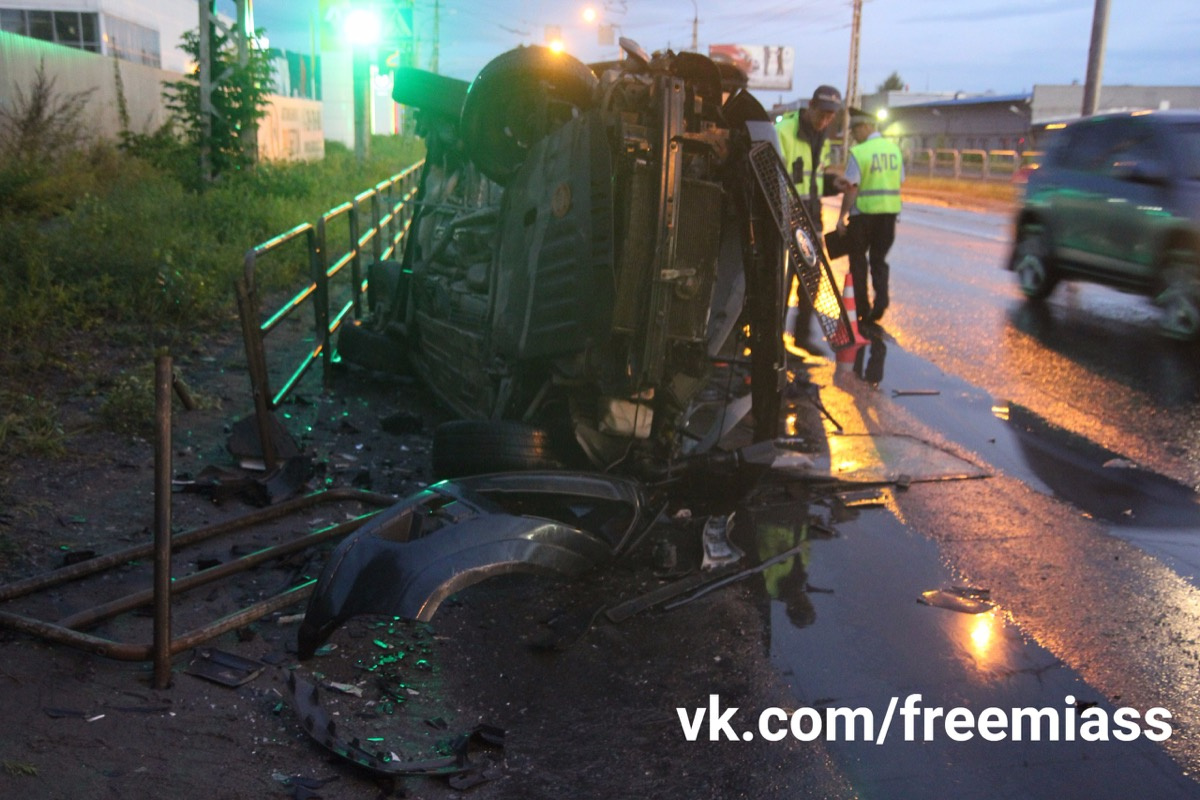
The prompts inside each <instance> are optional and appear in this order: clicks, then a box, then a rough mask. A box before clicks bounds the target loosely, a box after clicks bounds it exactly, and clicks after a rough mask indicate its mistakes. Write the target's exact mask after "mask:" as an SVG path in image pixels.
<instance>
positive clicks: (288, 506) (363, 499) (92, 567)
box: [0, 487, 396, 602]
mask: <svg viewBox="0 0 1200 800" xmlns="http://www.w3.org/2000/svg"><path fill="white" fill-rule="evenodd" d="M350 501H354V502H360V503H369V504H371V505H375V506H379V507H381V508H384V507H387V506H390V505H392V504H394V503H395V502H396V498H395V497H391V496H389V495H385V494H379V493H378V492H365V491H363V490H361V489H351V488H349V487H341V488H337V489H326V490H323V491H320V492H313V493H312V494H307V495H304V496H302V497H294V498H292V499H291V500H286V501H284V502H282V503H279V504H277V505H274V506H271V507H269V508H263V509H259V510H258V511H252V512H250V513H249V514H245V515H243V516H241V517H236V518H234V519H231V520H225V521H224V522H218V523H215V524H213V525H207V526H205V527H203V528H196V529H195V530H191V531H188V532H186V533H181V534H179V535H178V536H174V537H172V539H171V545H172V547H174V548H175V549H177V550H178V549H182V548H184V547H188V546H190V545H193V544H196V543H197V542H202V541H205V540H206V539H211V538H213V537H214V536H219V535H221V534H224V533H231V532H233V531H236V530H241V529H242V528H249V527H253V526H255V525H259V524H262V523H264V522H270V521H271V520H274V519H277V518H279V517H283V516H287V515H288V514H292V513H294V512H296V511H301V510H303V509H306V508H309V507H311V506H315V505H319V504H321V503H334V502H350ZM152 552H154V545H153V544H141V545H135V546H133V547H127V548H125V549H124V550H118V551H117V552H115V553H109V554H107V555H103V556H97V557H96V558H90V559H88V560H87V561H81V562H79V563H78V564H72V565H70V566H66V567H60V568H59V569H56V570H51V571H50V572H44V573H42V574H41V575H34V576H32V577H29V578H25V579H23V580H19V581H13V582H12V583H7V584H4V585H3V586H0V602H5V601H7V600H12V599H14V598H17V597H23V596H25V595H27V594H31V593H33V592H36V591H39V590H41V589H48V588H50V587H52V586H58V585H59V584H63V583H67V582H68V581H73V580H77V579H79V578H84V577H87V576H88V575H94V574H95V573H97V572H103V571H104V570H106V569H110V568H112V567H116V566H119V565H121V564H124V563H125V562H127V561H136V560H137V559H140V558H145V557H146V556H148V555H150V554H151V553H152Z"/></svg>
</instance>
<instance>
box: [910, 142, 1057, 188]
mask: <svg viewBox="0 0 1200 800" xmlns="http://www.w3.org/2000/svg"><path fill="white" fill-rule="evenodd" d="M1042 155H1043V154H1042V151H1040V150H1023V151H1017V150H952V149H944V148H940V149H934V148H927V149H922V150H913V151H911V152H907V153H905V158H904V169H905V171H906V172H907V173H908V174H909V175H921V174H924V175H926V176H927V177H930V178H939V177H940V178H963V179H975V180H1005V181H1007V180H1012V179H1013V178H1014V177H1015V176H1016V175H1017V174H1018V173H1019V172H1020V170H1021V168H1022V167H1026V166H1029V165H1031V164H1036V163H1037V162H1038V161H1039V160H1040V159H1041V157H1042Z"/></svg>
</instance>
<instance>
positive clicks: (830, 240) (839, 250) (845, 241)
mask: <svg viewBox="0 0 1200 800" xmlns="http://www.w3.org/2000/svg"><path fill="white" fill-rule="evenodd" d="M849 252H850V237H849V236H848V235H846V234H844V233H842V232H841V231H839V230H838V229H837V228H834V229H833V230H831V231H830V232H829V233H827V234H825V253H826V255H828V256H829V259H830V260H831V261H832V260H833V259H835V258H841V257H842V256H844V255H846V254H847V253H849Z"/></svg>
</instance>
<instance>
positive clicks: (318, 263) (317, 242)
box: [306, 217, 333, 389]
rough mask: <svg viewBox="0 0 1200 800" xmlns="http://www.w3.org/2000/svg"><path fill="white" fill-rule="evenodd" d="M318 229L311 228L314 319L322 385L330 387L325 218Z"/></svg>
mask: <svg viewBox="0 0 1200 800" xmlns="http://www.w3.org/2000/svg"><path fill="white" fill-rule="evenodd" d="M317 226H318V227H317V229H316V230H313V229H312V228H309V229H308V231H307V237H306V238H307V239H308V264H309V271H310V273H311V274H312V281H313V285H314V286H315V287H316V288H315V293H316V294H315V296H314V297H313V321H314V324H315V325H316V327H317V332H318V335H319V336H320V337H321V385H322V386H323V387H324V388H326V389H328V388H329V384H330V381H331V378H332V366H333V342H332V341H331V340H330V337H329V264H328V263H327V262H328V260H329V256H328V250H326V249H325V245H326V242H325V218H324V217H321V219H319V220H318V221H317Z"/></svg>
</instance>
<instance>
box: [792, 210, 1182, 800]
mask: <svg viewBox="0 0 1200 800" xmlns="http://www.w3.org/2000/svg"><path fill="white" fill-rule="evenodd" d="M1007 248H1008V220H1007V218H1006V217H1003V216H1000V215H994V214H979V213H970V212H962V211H956V210H953V209H939V208H933V207H923V206H922V207H917V206H912V205H910V206H908V207H906V210H905V212H904V215H903V218H902V223H901V226H900V229H899V233H898V240H897V244H896V247H895V248H894V250H893V256H892V258H891V259H890V260H891V262H892V265H893V266H892V269H893V272H892V296H893V300H892V307H891V309H889V311H888V314H887V317H886V319H885V333H884V335H883V337H882V341H881V342H879V343H876V344H874V345H872V346H870V347H869V348H867V349H866V350H864V351H863V353H862V357H861V358H860V359H859V361H858V364H857V366H855V365H852V364H850V363H845V364H841V365H838V364H836V363H834V362H833V361H832V360H830V361H827V362H825V363H822V364H819V365H817V366H814V367H813V368H811V369H810V376H811V378H812V380H813V381H814V382H816V383H817V384H818V385H820V386H821V387H822V390H821V399H822V401H823V403H824V404H825V405H826V407H827V408H828V410H829V412H830V415H831V416H832V417H833V419H835V420H836V421H837V423H838V424H840V425H841V426H842V429H843V430H842V431H841V432H838V431H835V430H834V429H833V426H832V424H830V425H828V426H827V427H828V428H829V433H830V436H831V439H830V441H831V452H832V454H833V460H834V462H837V460H838V455H837V451H838V442H839V437H840V436H841V434H843V433H846V434H858V433H870V434H880V435H882V434H891V435H895V434H903V435H907V436H912V437H915V438H917V439H919V440H921V441H924V442H929V443H933V444H936V445H938V446H939V447H940V448H943V449H945V450H947V451H949V452H951V453H953V454H955V455H957V456H960V457H962V458H963V459H965V460H967V461H969V462H970V463H971V464H974V465H976V466H977V467H980V468H982V470H983V471H985V472H986V473H987V475H988V477H984V478H976V479H970V480H942V481H936V480H930V481H917V482H913V483H912V484H911V486H910V487H908V488H907V489H903V490H900V489H886V490H884V491H883V492H882V494H881V495H880V496H879V497H878V502H877V503H873V504H870V505H869V506H868V507H864V508H862V509H860V510H856V511H853V512H851V513H850V514H849V515H848V517H849V518H841V519H838V520H836V521H835V525H834V527H835V528H836V530H837V533H838V536H836V537H834V538H832V539H819V540H815V541H813V542H811V547H810V549H809V551H808V554H807V559H806V563H805V564H804V566H805V568H806V569H807V573H808V575H807V578H808V587H809V591H808V593H807V601H808V603H809V604H811V612H812V613H811V614H805V615H803V617H798V616H797V615H796V614H795V613H794V606H795V603H792V604H791V605H789V604H788V602H787V601H786V599H781V600H775V601H773V612H772V633H771V636H772V642H771V645H772V657H773V658H774V660H775V662H776V664H777V665H778V667H779V669H781V670H782V671H783V673H784V674H785V675H786V676H787V677H788V680H789V681H790V683H791V686H792V690H793V693H794V695H795V699H796V701H797V707H813V708H819V709H831V708H868V709H871V710H872V711H873V714H874V716H875V723H876V725H878V724H879V723H880V721H881V720H882V719H883V718H884V717H885V715H886V712H887V709H888V708H889V704H890V703H891V702H892V698H896V700H897V702H898V704H899V705H900V706H902V705H903V704H904V702H905V698H907V697H909V696H911V695H916V694H919V695H921V700H920V701H919V702H918V701H915V700H914V701H911V702H912V703H913V704H914V705H916V706H920V707H921V708H942V709H944V710H945V711H947V712H948V711H949V710H950V709H952V708H961V709H966V711H967V712H969V713H970V714H972V715H975V716H976V717H977V716H978V715H980V714H982V713H983V712H984V711H985V710H987V709H997V710H999V713H1002V714H1005V715H1007V716H1008V717H1009V718H1010V719H1011V716H1012V709H1015V708H1022V709H1038V710H1042V711H1044V713H1046V714H1052V715H1053V716H1055V717H1056V718H1057V719H1058V721H1059V723H1060V725H1061V726H1062V727H1061V729H1060V735H1059V737H1058V738H1060V739H1064V738H1067V734H1066V730H1067V726H1068V720H1069V719H1070V720H1075V721H1076V722H1075V723H1073V724H1077V725H1082V722H1081V721H1080V720H1082V719H1084V717H1083V716H1081V715H1083V714H1084V712H1085V711H1087V715H1086V718H1087V719H1091V720H1095V719H1096V718H1098V717H1104V718H1105V719H1106V720H1107V721H1108V722H1109V725H1108V728H1109V730H1108V736H1107V738H1108V741H1095V739H1097V738H1099V737H1098V736H1097V735H1096V731H1097V730H1098V728H1096V727H1093V728H1091V729H1090V730H1089V735H1088V736H1087V737H1085V736H1083V735H1082V733H1081V731H1082V728H1080V727H1076V728H1075V734H1076V735H1075V736H1074V739H1075V740H1074V741H1057V742H1049V741H1046V738H1048V729H1046V730H1045V731H1044V732H1043V737H1042V740H1040V741H1029V739H1030V735H1029V734H1028V733H1026V735H1025V736H1024V737H1023V740H1022V741H1015V738H1016V737H1015V736H1014V735H1013V734H1012V728H1011V727H1006V728H1004V729H1003V730H1004V731H1005V735H1002V736H993V737H992V738H993V739H995V740H994V741H989V740H985V738H984V737H982V736H981V735H980V734H979V733H978V729H973V730H974V731H975V733H974V735H973V736H971V737H970V738H969V739H968V740H966V741H954V740H952V739H951V737H949V736H948V735H947V734H946V732H945V728H944V726H941V725H942V724H941V723H939V722H938V721H937V719H934V720H933V722H931V724H932V725H933V726H934V728H933V731H934V736H932V738H931V740H930V741H921V742H908V741H904V739H905V736H904V729H903V725H902V724H901V717H900V716H899V712H898V711H897V712H896V716H895V720H896V721H895V722H894V723H893V727H892V728H891V733H890V735H889V736H888V738H887V739H886V741H884V742H883V743H879V742H864V741H861V737H860V741H855V742H847V741H836V742H832V743H830V744H829V745H828V747H829V749H830V752H831V754H832V755H833V757H834V759H835V761H836V762H837V764H838V766H839V768H840V769H841V770H842V771H843V772H844V773H845V775H846V777H847V778H848V779H849V781H850V783H851V784H852V785H853V786H854V788H855V791H856V792H858V793H859V795H860V796H863V797H886V798H903V797H913V798H924V797H948V796H970V797H973V798H979V799H986V798H1009V797H1014V798H1015V797H1021V798H1062V797H1089V798H1127V797H1156V798H1173V797H1180V798H1188V797H1200V782H1197V780H1196V778H1195V777H1194V776H1197V775H1200V502H1198V500H1197V496H1196V494H1195V492H1194V491H1193V487H1195V486H1196V485H1197V484H1200V349H1197V348H1196V347H1195V346H1180V345H1178V344H1176V343H1172V342H1167V341H1165V340H1162V339H1161V338H1159V336H1158V334H1157V331H1156V329H1155V322H1154V314H1155V310H1154V309H1153V307H1152V306H1150V304H1149V303H1148V301H1146V300H1144V299H1142V298H1138V297H1134V296H1128V295H1122V294H1118V293H1116V292H1111V291H1109V290H1106V289H1101V288H1099V287H1093V286H1078V287H1075V286H1070V285H1060V287H1059V288H1058V290H1057V291H1056V292H1055V294H1054V295H1053V296H1052V297H1051V298H1050V300H1049V302H1048V303H1047V304H1046V306H1045V308H1042V309H1033V308H1031V307H1029V306H1028V305H1027V304H1026V303H1025V302H1024V301H1023V300H1022V299H1021V298H1020V295H1019V292H1018V291H1017V290H1016V288H1015V281H1014V279H1013V276H1012V274H1011V273H1009V272H1007V271H1005V270H1003V269H1001V264H1002V263H1003V262H1004V260H1005V258H1006V257H1007ZM834 269H835V273H838V274H839V275H840V273H841V272H843V271H844V270H845V263H844V261H841V262H835V264H834ZM881 441H882V440H881ZM877 450H878V452H877V453H876V456H875V457H877V458H878V459H879V460H880V461H884V462H886V461H887V460H888V459H889V458H893V457H894V456H893V455H892V454H890V453H889V451H888V449H887V448H886V447H885V446H883V445H881V446H880V447H879V448H877ZM848 452H849V451H848ZM853 452H854V454H855V458H857V459H863V458H864V456H863V454H862V451H861V448H860V449H855V450H854V451H853ZM871 457H872V456H871V454H870V453H869V452H868V453H867V455H866V456H865V458H866V459H868V460H869V459H870V458H871ZM932 472H933V474H931V475H930V476H928V477H937V475H936V472H937V470H933V471H932ZM951 472H953V470H945V474H946V475H947V476H949V475H950V473H951ZM849 474H852V473H849ZM953 587H969V588H971V589H973V590H980V591H978V592H976V593H975V594H974V595H973V597H974V598H982V599H983V600H985V601H986V605H987V606H989V607H987V608H985V609H984V610H982V611H981V613H966V612H964V611H963V610H951V609H948V608H946V607H944V606H945V605H948V604H954V603H955V602H956V598H959V599H962V596H963V595H962V593H961V592H960V593H959V594H957V595H956V594H954V591H953ZM937 590H942V594H940V595H929V596H928V597H929V598H932V604H929V603H920V602H918V600H919V599H920V598H922V595H923V593H926V592H934V591H937ZM968 594H970V593H968ZM968 599H970V598H968ZM939 601H946V602H939ZM959 605H970V603H967V604H961V603H960V604H959ZM981 608H982V606H978V605H977V606H976V607H975V608H969V609H968V611H980V609H981ZM1152 708H1161V709H1165V710H1166V711H1167V712H1169V713H1170V715H1171V716H1170V719H1169V724H1170V726H1171V729H1172V730H1171V735H1170V736H1169V737H1168V738H1166V739H1165V741H1153V740H1152V739H1151V738H1150V737H1147V736H1138V737H1137V738H1136V739H1134V740H1132V741H1120V740H1118V737H1117V736H1116V735H1115V733H1116V731H1117V727H1118V726H1117V725H1116V724H1115V723H1114V722H1113V720H1114V718H1115V716H1116V715H1117V714H1118V710H1119V709H1128V710H1126V711H1122V712H1120V713H1122V714H1124V715H1130V714H1132V713H1134V712H1136V713H1137V714H1138V715H1139V716H1138V718H1139V719H1141V718H1142V716H1143V715H1145V714H1146V713H1147V711H1148V710H1149V709H1152ZM1088 709H1091V710H1088ZM930 716H932V715H930ZM925 719H926V717H920V718H919V721H920V722H924V721H925ZM939 726H941V727H939ZM916 730H917V731H918V738H922V737H921V736H920V735H919V734H920V731H921V725H920V724H917V726H916ZM843 738H844V737H843ZM1158 738H1161V736H1159V737H1158Z"/></svg>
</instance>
